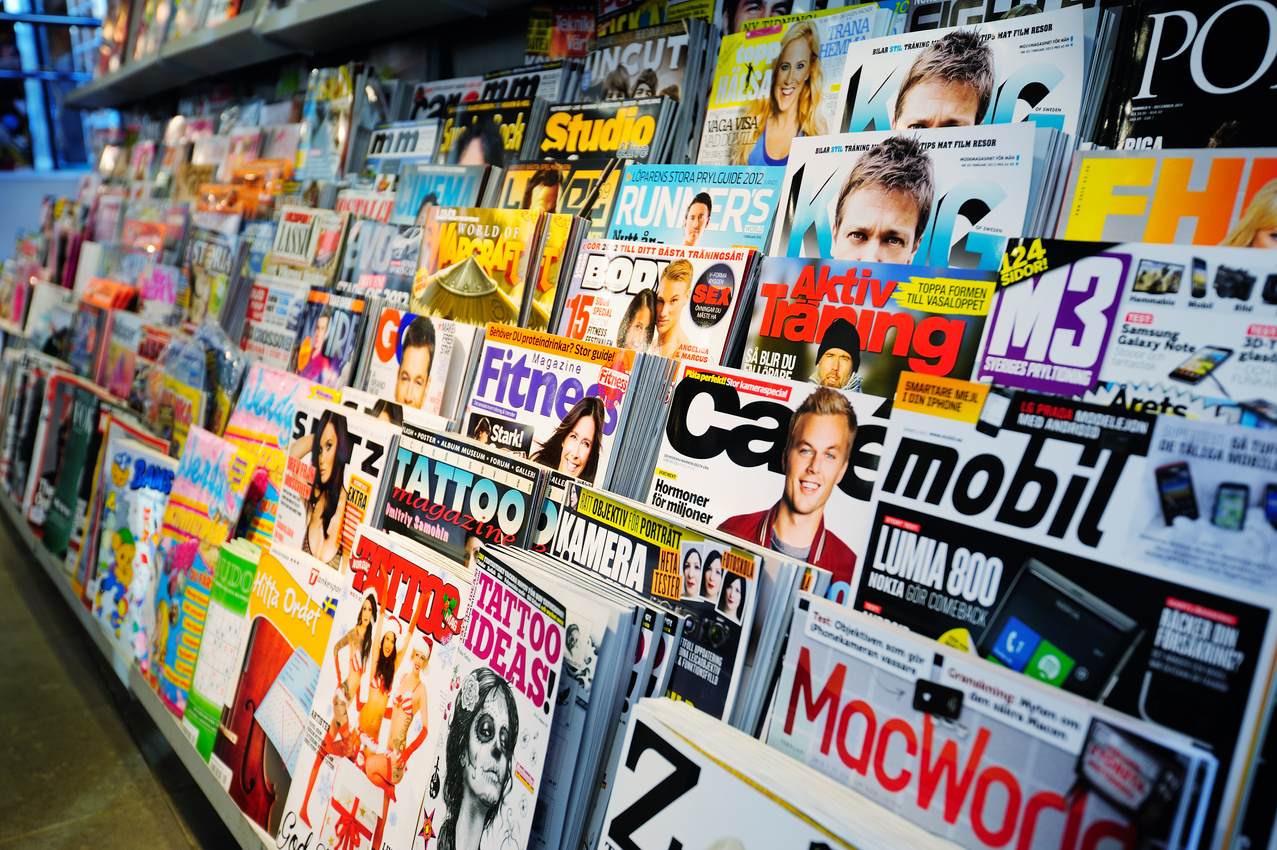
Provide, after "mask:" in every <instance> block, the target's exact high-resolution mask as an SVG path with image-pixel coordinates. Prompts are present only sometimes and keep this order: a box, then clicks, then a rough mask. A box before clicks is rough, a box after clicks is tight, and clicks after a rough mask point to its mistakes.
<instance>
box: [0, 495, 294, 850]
mask: <svg viewBox="0 0 1277 850" xmlns="http://www.w3.org/2000/svg"><path fill="white" fill-rule="evenodd" d="M0 508H2V509H3V514H4V516H5V518H6V519H7V520H8V525H9V529H10V530H11V531H12V532H14V533H15V534H16V535H17V537H18V538H19V539H20V540H21V541H22V543H23V544H24V545H25V546H26V548H27V551H28V552H29V553H30V555H31V557H33V558H35V560H36V562H37V563H38V564H39V565H40V567H41V568H42V569H43V570H44V571H45V572H46V573H48V575H49V578H50V579H51V580H52V582H53V586H54V587H56V588H57V589H58V592H59V593H60V594H62V598H63V599H64V600H66V603H67V607H68V608H70V609H71V612H72V613H73V614H75V616H76V619H78V620H79V621H80V625H82V626H83V627H84V630H85V631H86V632H88V635H89V638H90V639H91V640H92V641H93V644H94V645H95V646H96V647H97V648H98V651H99V652H101V653H102V656H103V657H104V658H105V659H106V660H107V663H108V664H110V666H111V669H112V670H113V671H115V675H116V676H118V677H119V678H120V681H121V682H122V683H123V684H124V687H126V688H128V690H129V693H131V694H132V695H133V698H134V699H136V700H137V701H138V702H139V703H140V704H141V706H142V707H143V708H144V709H146V713H147V714H149V715H150V716H151V720H152V721H154V723H155V725H156V727H157V728H158V729H159V730H160V734H162V735H163V736H164V738H165V739H166V740H167V741H168V742H169V745H170V746H172V748H173V751H174V752H175V753H177V757H178V758H179V759H181V761H182V764H184V765H185V766H186V769H187V770H188V771H190V774H191V778H193V779H194V780H195V784H196V785H198V786H199V788H200V790H201V791H203V792H204V796H205V797H207V798H208V801H209V803H210V804H212V806H213V808H214V810H216V811H217V814H218V815H219V816H220V817H221V819H222V821H223V822H224V823H225V824H226V828H227V829H229V830H230V832H231V834H232V835H234V836H235V840H236V842H237V843H238V844H239V846H240V847H241V848H243V850H266V848H267V847H269V846H270V845H269V844H268V843H267V842H266V841H264V840H263V838H262V836H261V834H260V833H259V832H258V831H257V830H256V828H255V827H254V826H253V824H252V823H251V822H249V820H248V819H247V818H245V817H244V816H243V815H242V814H241V813H240V811H239V808H238V807H237V806H236V805H235V802H234V801H233V800H232V799H231V797H230V794H228V793H227V792H226V791H225V790H224V789H223V788H222V787H221V786H220V785H218V784H217V780H216V779H215V778H214V777H213V772H212V771H211V770H209V767H208V764H206V763H205V762H204V760H203V759H202V758H200V754H199V753H198V752H197V751H196V749H195V747H194V746H193V745H192V744H191V742H190V740H189V739H188V738H187V737H186V733H185V732H183V731H182V726H181V724H179V723H178V721H177V720H176V719H174V717H173V715H172V714H171V713H170V712H169V710H168V709H167V708H165V707H164V703H162V702H161V701H160V698H159V695H158V694H156V693H155V691H153V690H151V686H150V685H149V684H147V682H146V679H144V678H143V677H142V671H141V670H139V669H138V666H137V665H136V664H131V663H129V661H127V660H126V659H125V658H124V657H123V656H121V655H120V654H119V653H117V652H116V651H115V649H114V648H113V647H112V646H111V644H110V642H109V641H108V640H107V639H106V635H105V634H104V633H103V632H102V628H101V626H99V625H98V622H97V621H96V620H94V619H93V615H92V614H91V613H89V610H88V609H87V608H85V607H84V604H83V603H82V602H81V601H80V600H79V599H78V598H77V597H76V595H75V593H74V592H73V591H72V590H71V584H70V582H69V581H68V580H67V577H66V574H65V573H63V572H62V566H61V565H60V564H59V563H58V562H57V561H55V560H54V559H53V556H52V555H50V554H49V552H48V551H47V550H46V549H45V548H44V547H43V546H42V545H40V541H39V540H37V539H36V536H35V534H33V533H32V531H31V526H30V525H28V524H27V522H26V520H25V519H24V518H23V516H22V509H21V507H20V506H19V505H18V504H17V503H15V502H14V501H13V499H11V498H10V497H9V496H8V494H6V493H0Z"/></svg>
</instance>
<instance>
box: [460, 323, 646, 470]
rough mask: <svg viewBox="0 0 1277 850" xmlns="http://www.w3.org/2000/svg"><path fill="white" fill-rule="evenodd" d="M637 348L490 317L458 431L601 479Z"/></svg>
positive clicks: (612, 447) (558, 467) (610, 454)
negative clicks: (502, 322) (573, 339)
mask: <svg viewBox="0 0 1277 850" xmlns="http://www.w3.org/2000/svg"><path fill="white" fill-rule="evenodd" d="M633 369H634V353H633V352H632V351H622V350H619V349H615V348H610V347H608V346H603V345H592V344H590V343H584V342H576V343H574V342H571V341H569V340H565V339H563V338H562V337H556V336H553V335H551V334H546V333H538V332H536V331H527V330H521V329H519V328H512V327H510V326H509V325H498V324H491V325H488V333H487V337H486V338H485V339H484V343H483V348H482V350H481V351H480V354H479V367H478V374H477V376H476V378H475V382H474V388H473V390H472V392H471V395H470V398H469V399H468V401H467V405H466V413H465V418H464V419H463V420H462V426H461V433H462V434H464V435H466V436H467V437H471V438H472V439H475V440H478V441H479V442H481V443H489V444H491V445H494V446H496V447H497V448H499V449H502V450H504V451H508V452H511V453H513V454H516V455H522V456H524V457H527V458H529V459H530V460H532V461H535V462H536V463H539V464H541V465H542V466H547V467H549V468H550V469H555V470H558V471H559V472H562V473H563V474H564V475H569V476H571V477H573V478H579V479H581V480H583V481H585V482H586V483H588V484H593V483H596V482H597V483H598V484H599V485H600V486H601V485H602V484H603V483H604V482H606V480H607V472H608V467H609V465H610V464H611V463H612V458H613V456H614V454H615V452H616V439H617V437H619V436H620V435H619V434H618V433H617V427H618V425H619V424H620V421H621V417H622V413H623V410H624V409H625V402H626V397H625V393H626V390H627V389H628V386H629V379H630V375H631V373H632V372H633Z"/></svg>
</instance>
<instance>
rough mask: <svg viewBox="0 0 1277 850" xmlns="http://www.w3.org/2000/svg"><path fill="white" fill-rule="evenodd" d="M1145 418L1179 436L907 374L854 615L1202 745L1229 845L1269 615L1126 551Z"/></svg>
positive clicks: (1052, 400) (1266, 677)
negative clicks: (1214, 765) (1212, 759)
mask: <svg viewBox="0 0 1277 850" xmlns="http://www.w3.org/2000/svg"><path fill="white" fill-rule="evenodd" d="M986 395H987V396H988V399H994V400H996V399H998V398H1001V403H997V404H990V403H988V399H986ZM1155 422H1158V423H1159V426H1160V423H1170V424H1171V425H1172V426H1179V425H1181V424H1183V422H1182V420H1178V419H1174V418H1170V417H1162V418H1161V419H1160V422H1159V420H1158V419H1157V418H1155V417H1154V416H1153V415H1151V414H1145V413H1135V412H1127V411H1124V410H1121V409H1114V408H1101V407H1096V406H1093V405H1088V404H1084V403H1081V402H1076V401H1072V400H1070V399H1066V398H1061V397H1058V396H1054V397H1042V396H1035V395H1032V394H1029V393H1024V392H1016V393H1014V394H1013V395H1012V396H1011V397H1010V398H1009V399H1008V398H1002V397H998V396H995V395H993V394H990V393H989V392H988V387H987V386H986V385H982V384H971V383H966V382H962V381H954V380H952V379H947V378H934V377H926V376H921V375H910V374H906V375H904V376H902V378H901V383H900V391H899V392H898V393H897V396H896V401H895V404H894V406H893V409H892V415H891V427H890V428H889V429H888V432H887V442H886V445H885V447H884V449H883V457H884V458H890V460H889V461H888V462H887V463H886V464H885V465H884V466H883V468H881V469H879V471H878V479H877V482H876V484H875V488H874V518H873V525H872V527H871V531H870V537H869V545H868V550H867V557H866V560H865V562H864V563H863V564H861V565H860V568H859V570H858V573H857V578H856V599H855V603H854V608H855V609H856V610H857V611H864V612H867V613H870V614H874V615H877V616H880V617H883V618H885V619H887V620H891V621H893V622H896V623H899V624H901V625H903V626H905V627H906V628H908V629H909V630H911V631H914V632H917V633H918V634H920V635H923V636H925V637H932V638H939V639H940V640H941V642H942V643H946V644H948V645H950V646H953V647H955V648H959V649H963V650H966V651H970V652H974V653H976V654H977V655H979V656H981V657H983V658H990V659H993V660H996V661H997V662H998V663H999V664H1002V665H1004V666H1006V667H1010V668H1011V669H1012V670H1015V671H1018V672H1022V673H1024V674H1025V675H1028V676H1032V677H1033V678H1036V679H1039V680H1041V681H1044V682H1047V683H1048V684H1051V685H1054V686H1057V687H1060V688H1062V689H1064V690H1066V691H1070V692H1072V693H1075V694H1078V695H1079V696H1082V697H1086V698H1088V699H1093V700H1097V701H1099V702H1102V703H1104V704H1105V705H1107V706H1108V707H1110V708H1113V709H1116V710H1118V711H1121V712H1122V713H1124V714H1128V715H1131V716H1133V717H1138V718H1141V719H1144V720H1147V721H1150V722H1152V723H1154V724H1158V725H1160V726H1164V727H1167V728H1170V729H1173V730H1175V731H1178V732H1181V733H1183V734H1186V735H1189V736H1190V737H1192V738H1194V739H1196V740H1197V741H1199V742H1201V744H1202V745H1203V746H1204V747H1206V748H1208V749H1209V750H1210V751H1211V752H1212V753H1213V754H1214V755H1215V756H1216V758H1218V759H1219V778H1218V781H1217V782H1216V784H1215V788H1214V790H1213V791H1212V793H1211V796H1210V804H1209V809H1208V812H1209V816H1208V820H1207V823H1206V826H1205V830H1204V833H1203V835H1204V836H1205V841H1204V845H1205V846H1209V847H1212V848H1224V847H1228V846H1230V841H1231V838H1232V832H1233V831H1234V830H1235V828H1236V819H1237V816H1238V814H1239V807H1240V804H1241V801H1242V795H1243V788H1244V787H1245V784H1246V782H1247V780H1248V777H1249V776H1250V772H1251V770H1252V768H1253V767H1254V762H1253V760H1252V758H1253V751H1254V750H1253V748H1254V747H1255V746H1256V738H1257V735H1258V733H1259V731H1260V728H1261V724H1262V721H1263V719H1264V714H1265V712H1266V707H1267V705H1268V703H1269V700H1270V697H1271V694H1270V688H1271V682H1272V672H1273V670H1272V668H1273V658H1274V638H1275V634H1274V624H1273V617H1272V610H1273V605H1274V601H1273V598H1272V597H1271V596H1269V595H1268V594H1265V593H1263V592H1262V591H1260V590H1257V589H1256V588H1254V587H1246V588H1244V589H1243V588H1241V587H1239V586H1238V585H1230V584H1228V583H1226V582H1225V581H1222V580H1220V579H1219V578H1217V577H1215V576H1214V575H1204V574H1203V572H1204V571H1202V570H1194V571H1192V572H1188V571H1185V570H1184V569H1182V568H1180V567H1178V566H1177V565H1176V564H1174V563H1167V562H1164V561H1158V562H1155V563H1149V562H1145V561H1142V560H1140V559H1138V558H1136V557H1133V556H1132V555H1131V553H1130V547H1129V543H1128V538H1129V535H1130V526H1131V523H1132V521H1133V519H1134V518H1133V517H1132V516H1131V508H1132V507H1133V506H1138V505H1140V504H1147V500H1148V498H1150V497H1151V495H1152V494H1151V493H1150V491H1149V487H1148V483H1147V482H1148V479H1150V478H1154V479H1155V478H1156V470H1155V469H1154V468H1153V467H1152V466H1151V458H1150V454H1151V452H1152V450H1153V448H1154V447H1156V446H1157V445H1158V436H1157V432H1156V431H1155V428H1154V423H1155ZM1167 489H1168V490H1169V491H1170V492H1171V494H1172V496H1175V495H1176V494H1180V491H1181V489H1182V488H1180V487H1179V486H1178V482H1176V481H1170V482H1169V483H1168V484H1167ZM1229 504H1230V505H1235V503H1229ZM1228 510H1229V511H1235V507H1230V508H1229V509H1228Z"/></svg>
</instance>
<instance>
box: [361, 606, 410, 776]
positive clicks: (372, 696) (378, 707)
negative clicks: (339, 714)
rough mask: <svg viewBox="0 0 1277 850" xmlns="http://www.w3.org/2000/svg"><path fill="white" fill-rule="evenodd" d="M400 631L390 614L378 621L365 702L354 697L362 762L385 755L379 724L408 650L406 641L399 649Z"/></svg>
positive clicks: (400, 625) (402, 628)
mask: <svg viewBox="0 0 1277 850" xmlns="http://www.w3.org/2000/svg"><path fill="white" fill-rule="evenodd" d="M403 631H404V627H403V625H402V624H401V623H400V622H399V621H398V620H397V619H395V618H394V617H393V616H391V615H390V614H386V616H384V617H382V618H381V622H379V623H378V624H377V637H376V639H375V640H374V641H373V645H374V646H376V647H377V659H376V661H374V662H373V665H372V670H371V675H369V677H368V699H367V701H365V702H360V701H359V697H358V695H356V696H355V705H356V706H357V707H358V708H359V739H360V743H361V744H362V746H363V755H364V759H365V761H366V760H367V759H368V758H369V757H371V756H372V755H374V754H377V755H384V754H385V752H386V750H385V747H384V746H383V745H382V744H381V722H382V721H383V720H385V719H386V708H387V706H388V705H389V704H390V688H391V686H392V685H393V684H394V681H395V670H397V669H398V668H399V662H400V661H401V660H403V657H404V653H406V652H407V651H408V642H407V640H404V641H403V646H402V647H401V646H399V643H400V640H401V638H402V637H403Z"/></svg>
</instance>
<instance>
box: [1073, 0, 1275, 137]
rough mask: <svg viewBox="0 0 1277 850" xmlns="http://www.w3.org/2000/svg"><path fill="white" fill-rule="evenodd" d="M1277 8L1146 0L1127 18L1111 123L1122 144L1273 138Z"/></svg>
mask: <svg viewBox="0 0 1277 850" xmlns="http://www.w3.org/2000/svg"><path fill="white" fill-rule="evenodd" d="M1275 23H1277V7H1275V6H1274V4H1273V3H1272V2H1269V0H1255V2H1248V3H1231V2H1226V0H1210V2H1205V3H1203V2H1187V0H1140V2H1138V3H1134V4H1132V8H1131V9H1129V10H1127V12H1126V14H1124V15H1123V17H1122V27H1121V31H1120V32H1119V33H1118V36H1117V44H1118V45H1119V48H1126V49H1119V50H1118V53H1117V61H1116V63H1115V66H1114V69H1113V74H1112V80H1113V85H1112V90H1111V91H1110V93H1109V94H1110V97H1111V99H1110V100H1109V101H1108V102H1107V105H1108V107H1109V109H1108V110H1107V117H1108V119H1109V120H1108V124H1107V126H1106V127H1104V128H1103V130H1104V131H1103V132H1102V133H1101V134H1100V135H1099V136H1098V137H1097V138H1096V139H1095V141H1096V143H1097V144H1100V145H1103V146H1104V147H1109V148H1113V149H1118V148H1149V147H1152V148H1206V147H1211V148H1215V147H1221V148H1236V147H1258V146H1261V145H1271V144H1272V143H1273V137H1272V127H1271V126H1270V124H1269V121H1268V120H1267V119H1266V118H1264V117H1263V116H1264V115H1265V114H1272V111H1273V109H1274V108H1275V107H1277V95H1275V94H1274V88H1275V86H1277V68H1275V67H1274V65H1273V51H1274V50H1277V26H1275Z"/></svg>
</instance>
